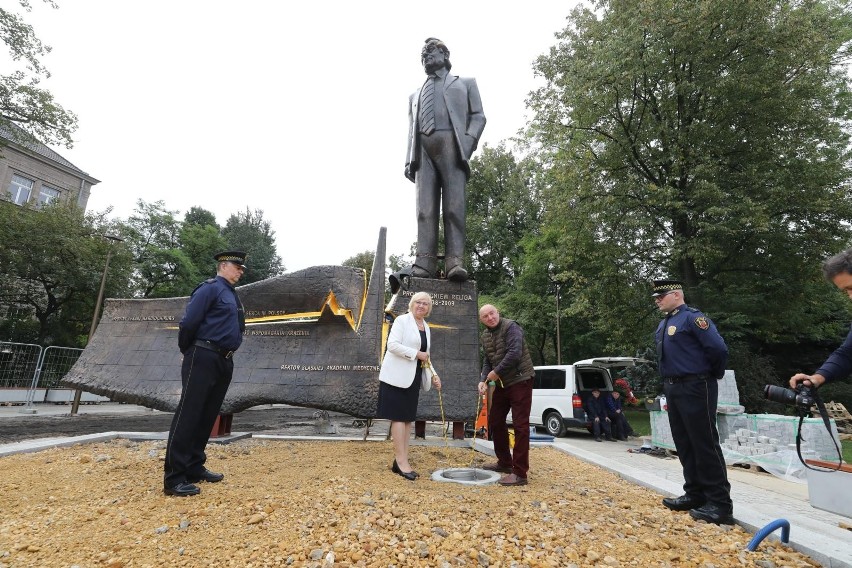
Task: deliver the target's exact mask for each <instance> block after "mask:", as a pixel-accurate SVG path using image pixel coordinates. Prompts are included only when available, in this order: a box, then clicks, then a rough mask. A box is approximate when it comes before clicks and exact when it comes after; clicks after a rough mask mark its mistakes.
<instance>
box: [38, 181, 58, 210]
mask: <svg viewBox="0 0 852 568" xmlns="http://www.w3.org/2000/svg"><path fill="white" fill-rule="evenodd" d="M58 197H59V190H58V189H55V188H53V187H50V186H49V185H44V184H41V190H39V193H38V206H39V207H42V206H44V205H47V204H49V203H52V202H53V201H54V200H55V199H57V198H58Z"/></svg>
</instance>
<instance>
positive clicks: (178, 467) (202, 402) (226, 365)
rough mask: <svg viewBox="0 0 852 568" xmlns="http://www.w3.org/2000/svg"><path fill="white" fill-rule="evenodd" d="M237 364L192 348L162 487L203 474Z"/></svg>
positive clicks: (183, 369)
mask: <svg viewBox="0 0 852 568" xmlns="http://www.w3.org/2000/svg"><path fill="white" fill-rule="evenodd" d="M233 373H234V360H233V359H225V358H224V357H222V356H221V355H219V353H217V352H215V351H211V350H209V349H203V348H201V347H196V346H192V347H190V348H189V349H188V350H187V352H186V353H185V354H184V357H183V364H182V365H181V381H182V383H183V390H182V392H181V395H180V402H179V403H178V407H177V410H175V415H174V417H173V418H172V426H171V428H170V429H169V441H168V444H167V445H166V461H165V465H164V476H163V484H164V485H165V486H166V487H174V486H175V485H177V484H178V483H181V482H184V481H186V480H187V477H193V476H194V475H195V474H199V473H201V472H202V471H204V462H205V461H207V455H206V454H205V453H204V448H205V447H206V446H207V441H208V440H209V439H210V433H211V432H212V430H213V425H214V424H215V423H216V417H217V416H218V415H219V410H220V409H221V408H222V402H223V401H224V400H225V394H226V393H227V392H228V385H230V384H231V376H232V375H233Z"/></svg>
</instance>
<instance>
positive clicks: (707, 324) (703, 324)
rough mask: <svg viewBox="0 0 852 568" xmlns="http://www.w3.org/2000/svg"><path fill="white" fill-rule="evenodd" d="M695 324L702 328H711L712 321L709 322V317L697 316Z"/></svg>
mask: <svg viewBox="0 0 852 568" xmlns="http://www.w3.org/2000/svg"><path fill="white" fill-rule="evenodd" d="M695 325H697V326H698V327H699V328H700V329H710V322H708V321H707V318H705V317H703V316H702V317H700V318H695Z"/></svg>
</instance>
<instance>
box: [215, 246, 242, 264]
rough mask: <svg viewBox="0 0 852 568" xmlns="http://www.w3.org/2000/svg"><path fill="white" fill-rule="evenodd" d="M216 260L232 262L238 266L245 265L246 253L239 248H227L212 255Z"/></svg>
mask: <svg viewBox="0 0 852 568" xmlns="http://www.w3.org/2000/svg"><path fill="white" fill-rule="evenodd" d="M213 258H214V259H215V260H216V262H225V261H227V262H233V263H234V264H236V265H238V266H242V267H243V268H245V267H246V253H244V252H243V251H240V250H227V251H225V252H220V253H217V254H214V255H213Z"/></svg>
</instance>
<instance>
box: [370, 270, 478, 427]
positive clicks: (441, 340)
mask: <svg viewBox="0 0 852 568" xmlns="http://www.w3.org/2000/svg"><path fill="white" fill-rule="evenodd" d="M417 292H426V293H427V294H429V295H430V296H432V313H431V314H430V315H429V317H428V318H426V321H427V323H428V324H429V328H430V330H431V340H432V345H430V347H429V352H430V354H431V359H432V365H433V366H434V368H435V371H436V372H437V373H438V375H439V376H440V377H441V385H442V391H441V397H440V399H439V397H438V394H437V391H436V390H435V389H432V390H430V391H428V392H421V393H420V404H419V405H418V408H417V422H415V436H421V435H425V426H426V424H425V421H427V420H430V421H440V420H441V418H442V417H443V419H444V420H446V421H447V422H453V437H454V438H456V437H458V438H463V437H464V423H465V422H470V423H471V424H473V423H474V422H475V421H476V410H477V384H478V383H479V372H480V370H481V365H480V361H479V303H478V296H477V292H476V282H473V281H467V282H450V281H449V280H437V279H431V278H411V279H410V283H409V286H408V289H405V290H403V289H400V290H399V291H398V292H397V293H396V294H395V295H394V296H393V298H391V301H390V303H389V304H388V307H387V308H386V310H385V311H386V312H390V313H391V314H393V316H394V317H396V316H399V315H402V314H404V313H406V312H407V311H408V303H409V302H410V301H411V297H412V296H413V295H414V294H416V293H417ZM441 402H443V414H442V412H441V410H442V408H441V406H442V405H441ZM420 422H422V430H420V429H419V428H418V423H420ZM421 432H422V434H421Z"/></svg>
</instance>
